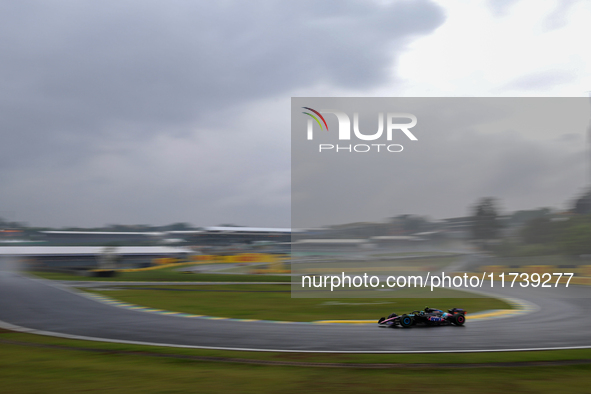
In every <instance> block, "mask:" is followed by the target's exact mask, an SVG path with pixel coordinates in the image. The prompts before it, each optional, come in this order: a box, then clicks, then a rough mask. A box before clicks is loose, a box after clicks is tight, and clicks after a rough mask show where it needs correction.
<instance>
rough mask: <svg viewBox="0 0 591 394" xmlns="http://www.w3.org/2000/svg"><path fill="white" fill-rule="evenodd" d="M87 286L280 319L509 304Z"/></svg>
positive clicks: (160, 303)
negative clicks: (428, 307) (330, 297)
mask: <svg viewBox="0 0 591 394" xmlns="http://www.w3.org/2000/svg"><path fill="white" fill-rule="evenodd" d="M159 289H167V290H159ZM89 291H91V292H93V293H97V294H102V295H105V296H107V297H110V298H114V299H117V300H120V301H125V302H128V303H132V304H136V305H141V306H147V307H152V308H157V309H164V310H168V311H175V312H185V313H192V314H197V315H209V316H220V317H233V318H239V319H262V320H285V321H316V320H357V319H363V320H365V319H367V320H377V319H378V318H380V317H381V316H387V315H388V314H390V313H392V312H396V313H399V314H402V313H409V312H411V311H413V310H415V309H423V308H424V307H425V306H430V307H436V308H441V309H449V308H453V307H461V308H463V309H465V310H467V311H468V321H469V320H470V313H471V312H478V311H482V310H489V309H511V306H510V305H509V304H507V303H506V302H504V301H502V300H499V299H495V298H462V299H457V298H419V299H416V298H395V299H394V298H332V299H327V298H291V291H290V286H287V285H247V284H245V285H211V286H210V285H206V286H174V287H172V286H170V287H166V286H142V288H138V287H135V286H134V287H132V286H130V287H128V288H125V289H122V290H119V289H116V290H101V291H97V290H89ZM446 292H447V294H449V293H455V291H453V290H446Z"/></svg>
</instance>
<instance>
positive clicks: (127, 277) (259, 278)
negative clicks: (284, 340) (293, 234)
mask: <svg viewBox="0 0 591 394" xmlns="http://www.w3.org/2000/svg"><path fill="white" fill-rule="evenodd" d="M29 273H30V274H33V275H35V276H39V277H41V278H45V279H53V280H82V281H97V282H101V281H106V282H108V281H133V282H135V281H147V282H193V281H195V282H201V281H203V282H218V281H219V282H290V281H291V277H290V276H280V275H241V274H236V275H232V274H199V273H198V274H187V273H183V272H179V271H177V268H176V267H169V268H162V269H157V270H151V271H138V272H120V273H119V274H118V275H117V276H115V277H113V278H93V277H85V276H78V275H72V274H66V273H61V272H41V271H32V272H29Z"/></svg>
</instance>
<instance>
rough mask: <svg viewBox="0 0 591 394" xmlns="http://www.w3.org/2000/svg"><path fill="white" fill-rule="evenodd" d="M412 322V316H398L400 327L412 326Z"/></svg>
mask: <svg viewBox="0 0 591 394" xmlns="http://www.w3.org/2000/svg"><path fill="white" fill-rule="evenodd" d="M414 320H415V319H413V318H412V316H408V315H402V316H400V325H401V326H402V327H404V328H408V327H410V326H412V325H413V323H414Z"/></svg>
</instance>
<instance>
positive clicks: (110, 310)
mask: <svg viewBox="0 0 591 394" xmlns="http://www.w3.org/2000/svg"><path fill="white" fill-rule="evenodd" d="M503 290H504V291H503V293H502V295H503V296H508V297H516V298H522V299H525V300H530V301H532V302H534V303H535V304H537V305H539V306H540V307H541V310H540V311H538V312H536V313H531V314H527V315H521V316H515V317H510V318H505V319H498V320H494V321H473V322H470V321H468V323H467V324H466V326H464V327H455V326H449V327H418V326H417V327H415V328H412V329H388V328H380V327H378V326H377V324H376V325H340V324H334V325H316V324H276V323H275V324H273V323H266V322H264V321H254V322H248V321H232V320H204V319H187V318H181V317H176V316H167V315H158V314H150V313H143V312H136V311H132V310H126V309H122V308H117V307H114V306H111V305H107V304H104V303H101V302H97V301H94V300H92V299H90V298H88V297H84V296H81V295H79V294H77V293H75V292H73V291H71V290H69V289H67V288H65V287H60V286H56V285H55V284H53V283H50V282H49V281H44V280H36V279H35V280H33V279H31V278H28V277H26V276H21V275H19V274H16V273H11V272H0V321H2V322H4V326H5V327H6V328H13V329H15V328H16V329H24V330H28V331H30V332H35V333H41V334H49V335H58V336H60V335H62V336H68V337H72V338H80V339H91V340H103V341H111V342H127V343H141V344H150V345H160V346H178V347H199V348H212V349H232V350H238V349H239V350H257V351H291V352H360V353H375V352H384V353H394V352H400V353H403V352H409V353H413V352H450V351H451V352H457V351H464V352H471V351H503V350H540V349H552V348H583V347H591V335H589V328H588V316H589V315H591V302H589V295H590V292H591V287H572V288H569V289H567V290H568V291H569V293H570V296H571V297H572V296H573V295H576V296H577V297H578V298H550V297H548V293H546V292H544V291H541V290H537V289H531V288H528V289H503ZM544 290H546V289H544ZM564 290H565V289H563V291H564ZM497 291H498V290H497ZM489 292H493V289H489Z"/></svg>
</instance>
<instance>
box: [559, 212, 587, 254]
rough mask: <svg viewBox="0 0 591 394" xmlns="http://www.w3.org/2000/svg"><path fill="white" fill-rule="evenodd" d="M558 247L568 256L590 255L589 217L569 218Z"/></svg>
mask: <svg viewBox="0 0 591 394" xmlns="http://www.w3.org/2000/svg"><path fill="white" fill-rule="evenodd" d="M560 246H561V249H562V250H563V252H564V253H566V254H569V255H573V256H578V255H582V254H591V215H586V216H581V217H576V218H571V219H570V220H569V221H568V226H567V227H566V228H565V229H564V231H563V232H562V235H561V237H560Z"/></svg>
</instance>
